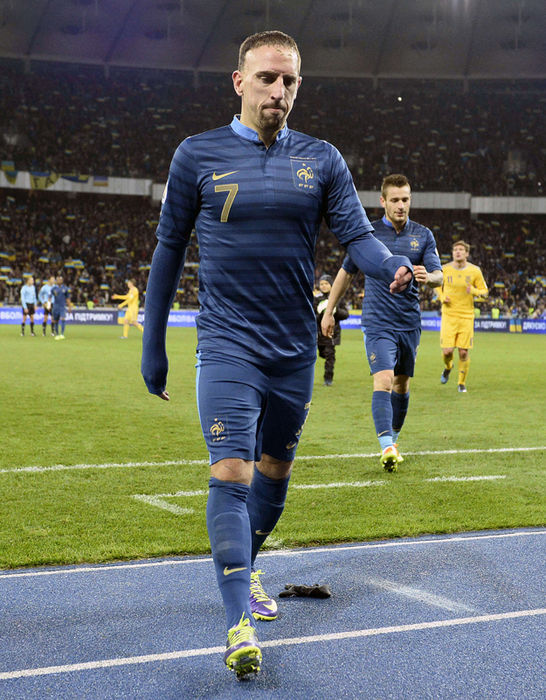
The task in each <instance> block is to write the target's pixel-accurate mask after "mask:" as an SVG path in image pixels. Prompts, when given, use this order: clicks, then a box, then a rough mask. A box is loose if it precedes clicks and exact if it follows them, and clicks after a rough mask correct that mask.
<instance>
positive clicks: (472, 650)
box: [0, 529, 546, 700]
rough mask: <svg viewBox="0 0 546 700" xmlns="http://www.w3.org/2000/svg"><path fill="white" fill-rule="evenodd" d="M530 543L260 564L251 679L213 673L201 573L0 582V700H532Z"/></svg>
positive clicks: (408, 542)
mask: <svg viewBox="0 0 546 700" xmlns="http://www.w3.org/2000/svg"><path fill="white" fill-rule="evenodd" d="M545 561H546V530H542V529H530V530H517V531H502V532H482V533H465V534H462V535H449V536H429V537H421V538H415V539H403V540H394V541H386V542H372V543H363V544H351V545H347V546H336V547H321V548H316V549H301V550H284V551H277V552H265V553H263V554H262V555H260V557H259V560H258V562H259V565H260V567H261V568H262V569H263V570H264V571H265V575H264V576H263V577H262V582H263V584H264V587H265V589H266V590H267V591H268V592H269V593H270V595H273V596H277V594H278V593H279V592H280V591H281V590H282V589H283V588H284V585H285V584H286V583H299V584H314V583H327V584H329V585H330V588H331V590H332V593H333V595H332V597H331V598H329V599H327V600H318V599H309V598H286V599H280V600H279V610H280V616H279V619H278V620H276V621H275V622H260V623H258V633H259V637H260V641H261V642H262V643H263V653H264V660H263V666H262V672H261V674H260V675H259V676H258V677H257V678H255V679H253V680H251V681H246V682H237V681H236V679H235V677H234V675H233V674H232V673H230V672H229V671H228V670H227V669H226V668H225V667H224V665H223V663H222V657H221V654H222V651H223V647H224V644H225V626H224V624H225V623H224V613H223V609H222V605H221V602H220V598H219V593H218V590H217V587H216V582H215V580H214V568H213V565H212V562H211V560H210V558H208V557H198V558H195V557H193V558H190V557H183V558H182V557H181V558H175V559H168V560H165V559H162V560H153V561H144V562H129V563H123V564H112V565H97V566H91V565H87V566H78V567H69V568H66V567H65V568H56V569H52V568H51V569H50V568H48V569H35V570H17V571H0V590H1V591H2V594H1V596H0V698H1V699H2V700H8V699H16V700H26V699H29V698H32V699H39V700H42V699H43V698H54V699H55V700H59V699H63V698H78V700H80V699H82V698H93V700H96V699H100V698H108V699H111V698H116V699H121V698H128V699H129V698H130V699H131V700H134V699H136V698H143V699H147V698H150V699H152V698H153V700H165V699H170V698H207V700H210V699H213V698H226V699H229V700H238V699H239V698H246V699H250V698H251V699H252V700H254V699H255V698H279V699H283V700H284V699H286V700H296V699H301V700H313V699H317V700H325V699H329V698H336V700H337V699H339V698H366V699H367V698H404V700H405V699H411V698H416V699H417V698H419V699H423V698H434V699H437V698H480V700H482V699H484V698H495V699H496V700H498V699H499V698H507V699H508V698H510V699H515V698H521V699H523V698H525V700H531V699H533V698H537V699H539V698H540V700H544V698H545V697H546V677H545V668H544V660H545V658H546V641H545V640H546V634H545V627H546V626H545V621H546V597H545V587H544V562H545Z"/></svg>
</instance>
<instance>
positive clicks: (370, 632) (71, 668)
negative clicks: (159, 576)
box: [0, 608, 546, 680]
mask: <svg viewBox="0 0 546 700" xmlns="http://www.w3.org/2000/svg"><path fill="white" fill-rule="evenodd" d="M545 614H546V608H536V609H534V610H514V611H511V612H505V613H496V614H491V615H479V616H476V617H459V618H454V619H451V620H435V621H434V622H418V623H414V624H411V625H394V626H391V627H375V628H371V629H363V630H354V631H351V632H335V633H331V634H317V635H312V636H309V637H289V638H287V639H273V640H271V641H268V642H263V643H261V646H262V648H264V649H265V648H267V647H282V646H289V645H293V644H315V643H317V642H330V641H335V640H340V639H358V638H360V637H373V636H377V635H380V634H395V633H400V632H415V631H420V630H429V629H438V628H441V627H455V626H459V625H472V624H479V623H484V622H499V621H502V620H515V619H518V618H525V617H532V616H537V615H545ZM224 651H225V647H223V646H222V647H205V648H202V649H184V650H182V651H171V652H166V653H163V654H148V655H145V656H128V657H126V658H117V659H102V660H100V661H84V662H82V663H79V664H66V665H64V666H44V667H42V668H23V669H19V670H17V671H5V672H1V673H0V680H13V679H15V678H29V677H36V676H51V675H55V674H58V673H71V672H75V671H88V670H93V669H98V668H112V667H114V666H129V665H135V664H146V663H154V662H159V661H173V660H176V659H185V658H190V657H192V656H210V655H211V654H220V653H223V652H224Z"/></svg>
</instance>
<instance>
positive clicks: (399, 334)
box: [364, 328, 421, 377]
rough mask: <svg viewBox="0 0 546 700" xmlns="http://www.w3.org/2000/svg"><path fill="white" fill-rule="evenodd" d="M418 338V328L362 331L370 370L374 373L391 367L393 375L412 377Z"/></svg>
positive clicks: (419, 333)
mask: <svg viewBox="0 0 546 700" xmlns="http://www.w3.org/2000/svg"><path fill="white" fill-rule="evenodd" d="M420 339H421V329H420V328H416V329H415V330H412V331H392V330H381V331H379V330H376V329H372V330H369V331H367V332H366V331H364V346H365V348H366V355H367V356H368V364H369V365H370V372H371V373H372V374H376V372H381V371H382V370H384V369H392V370H393V371H394V376H395V377H398V376H400V375H405V376H406V377H413V372H414V369H415V359H416V357H417V350H418V349H419V341H420Z"/></svg>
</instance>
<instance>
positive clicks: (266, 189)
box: [156, 117, 381, 370]
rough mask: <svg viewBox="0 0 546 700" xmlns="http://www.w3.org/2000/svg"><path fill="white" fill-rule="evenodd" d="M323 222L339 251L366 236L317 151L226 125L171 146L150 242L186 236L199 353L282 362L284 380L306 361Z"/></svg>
mask: <svg viewBox="0 0 546 700" xmlns="http://www.w3.org/2000/svg"><path fill="white" fill-rule="evenodd" d="M323 217H324V218H325V219H326V223H327V224H328V226H329V227H330V229H331V230H332V232H333V233H334V234H335V235H336V236H337V238H338V239H339V241H340V242H341V243H348V242H349V241H350V240H352V239H353V238H355V237H356V236H358V235H360V234H362V233H365V232H371V231H372V230H373V229H372V226H371V225H370V222H369V221H368V218H367V216H366V213H365V211H364V208H363V207H362V205H361V203H360V200H359V198H358V195H357V193H356V190H355V187H354V184H353V180H352V177H351V174H350V172H349V170H348V168H347V165H346V164H345V161H344V160H343V158H342V157H341V155H340V153H339V152H338V151H337V150H336V149H335V148H334V147H333V146H332V145H331V144H329V143H327V142H326V141H320V140H318V139H316V138H314V137H311V136H307V135H305V134H302V133H299V132H296V131H292V130H291V129H288V127H286V126H285V127H284V128H283V129H282V130H281V131H280V132H279V134H278V135H277V138H276V140H275V141H274V143H272V144H271V146H269V148H266V147H265V145H264V144H263V142H262V141H261V140H260V139H259V137H258V134H257V133H256V132H255V131H254V130H253V129H250V128H248V127H246V126H244V125H243V124H241V122H240V121H239V119H238V118H237V117H234V119H233V121H232V123H231V124H230V125H228V126H224V127H220V128H219V129H214V130H212V131H207V132H205V133H203V134H199V135H196V136H191V137H189V138H187V139H186V140H185V141H183V142H182V143H181V144H180V146H179V147H178V149H177V151H176V153H175V155H174V157H173V161H172V163H171V168H170V172H169V179H168V182H167V186H166V188H165V195H164V200H163V205H162V209H161V216H160V221H159V225H158V228H157V232H156V235H157V237H158V239H159V240H160V241H162V242H163V243H165V244H166V245H171V246H173V245H174V246H176V245H177V244H178V245H180V243H181V242H183V241H187V240H188V239H189V237H190V235H191V232H192V230H193V229H194V228H195V231H196V235H197V241H198V244H199V255H200V266H199V303H200V312H199V314H198V317H197V329H198V350H209V351H214V352H222V353H234V354H237V356H239V357H245V358H247V359H249V360H251V361H256V360H257V359H258V361H260V362H263V363H264V364H266V365H268V364H275V363H278V362H279V360H282V361H283V367H285V368H286V369H287V370H290V369H296V368H297V367H299V366H304V365H305V364H309V363H310V362H312V361H314V359H315V355H316V351H315V341H316V324H315V314H314V311H313V286H314V265H315V263H314V251H315V243H316V240H317V236H318V232H319V228H320V223H321V221H322V218H323ZM380 263H381V261H380V260H379V261H378V265H379V264H380Z"/></svg>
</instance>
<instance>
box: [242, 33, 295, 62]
mask: <svg viewBox="0 0 546 700" xmlns="http://www.w3.org/2000/svg"><path fill="white" fill-rule="evenodd" d="M259 46H284V47H285V48H287V49H290V50H291V51H294V53H295V54H296V56H297V57H298V64H300V63H301V56H300V52H299V49H298V45H297V44H296V41H295V39H293V38H292V37H291V36H289V35H288V34H285V33H284V32H280V31H278V30H272V31H267V32H257V33H256V34H251V35H250V36H247V38H246V39H245V40H244V41H243V43H242V44H241V46H240V47H239V65H238V67H237V68H238V70H240V71H242V70H243V68H244V65H245V58H246V55H247V53H248V52H249V51H252V49H257V48H258V47H259Z"/></svg>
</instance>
